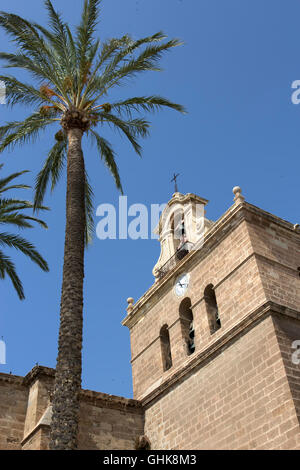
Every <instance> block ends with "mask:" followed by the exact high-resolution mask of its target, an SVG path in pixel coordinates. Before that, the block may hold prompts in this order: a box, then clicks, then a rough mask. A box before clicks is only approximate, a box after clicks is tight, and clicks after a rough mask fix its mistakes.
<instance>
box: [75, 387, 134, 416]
mask: <svg viewBox="0 0 300 470" xmlns="http://www.w3.org/2000/svg"><path fill="white" fill-rule="evenodd" d="M80 398H81V400H82V401H84V402H85V403H91V404H93V405H94V406H99V407H101V408H110V409H118V410H126V411H130V410H132V411H139V410H140V411H141V412H142V405H141V403H140V401H138V400H133V399H131V398H124V397H119V396H117V395H108V394H107V393H102V392H94V391H92V390H81V393H80Z"/></svg>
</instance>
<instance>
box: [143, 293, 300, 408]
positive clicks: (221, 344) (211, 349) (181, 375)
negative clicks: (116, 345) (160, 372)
mask: <svg viewBox="0 0 300 470" xmlns="http://www.w3.org/2000/svg"><path fill="white" fill-rule="evenodd" d="M274 314H275V315H286V316H288V317H290V318H293V319H296V320H299V321H300V312H299V311H296V310H292V309H290V308H288V307H285V306H283V305H279V304H275V303H274V302H271V301H268V302H266V303H264V304H263V305H261V306H260V307H258V308H256V309H255V310H254V311H253V312H251V313H250V314H247V315H246V316H245V317H244V318H243V319H242V320H241V321H240V322H239V323H238V324H237V325H235V326H234V327H232V328H231V329H230V330H228V331H226V332H225V333H224V335H222V336H221V337H220V338H218V339H217V340H216V341H215V342H214V343H213V344H211V345H210V346H208V347H206V348H205V349H204V350H203V351H199V353H198V354H197V356H196V357H194V358H193V359H192V360H189V362H188V363H186V364H185V365H183V366H182V365H180V366H179V367H178V369H177V370H175V371H174V372H173V374H172V375H169V376H168V377H167V378H166V380H165V381H164V382H162V383H161V384H160V385H158V386H157V387H156V388H155V389H152V390H151V392H150V393H148V394H145V395H144V396H143V397H141V398H140V399H139V401H140V402H141V403H142V406H143V407H145V406H147V405H149V404H150V403H151V402H152V401H153V400H155V399H156V398H158V397H160V396H161V395H162V394H164V393H165V392H167V391H168V390H169V389H170V387H172V386H173V385H176V384H177V383H178V382H180V381H182V380H184V379H185V377H186V376H187V375H188V374H190V373H191V372H192V371H193V370H194V369H195V368H196V367H199V366H201V365H204V364H206V363H207V361H209V360H210V359H211V357H212V356H213V355H215V354H218V352H221V351H222V350H223V349H224V348H226V347H227V346H228V345H229V344H231V343H232V342H233V341H234V340H235V339H236V338H237V337H238V336H239V335H240V334H241V333H244V332H246V331H247V330H248V329H250V328H252V327H254V326H255V325H256V324H257V323H258V322H259V321H261V320H263V319H264V318H266V317H267V316H270V315H274Z"/></svg>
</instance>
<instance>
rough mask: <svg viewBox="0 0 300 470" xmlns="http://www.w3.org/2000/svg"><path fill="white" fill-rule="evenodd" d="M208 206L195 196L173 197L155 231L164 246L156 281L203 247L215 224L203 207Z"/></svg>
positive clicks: (203, 200) (162, 246)
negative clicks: (203, 242) (185, 257)
mask: <svg viewBox="0 0 300 470" xmlns="http://www.w3.org/2000/svg"><path fill="white" fill-rule="evenodd" d="M207 203H208V201H207V199H203V198H201V197H199V196H196V195H195V194H191V193H189V194H185V195H184V194H181V193H179V192H176V193H174V194H173V197H172V199H171V200H170V201H169V202H168V204H167V205H166V207H165V209H164V211H163V213H162V215H161V217H160V221H159V224H158V226H157V227H156V229H155V230H154V233H156V234H157V235H158V240H159V242H160V247H161V252H160V256H159V259H158V261H157V263H156V265H155V266H154V268H153V275H154V277H155V279H156V280H158V279H159V278H161V277H162V276H163V275H164V273H165V272H166V271H168V270H170V269H171V267H173V266H175V264H176V263H177V261H179V260H180V259H182V258H183V257H184V256H185V255H186V254H187V253H189V252H190V251H191V250H192V249H196V248H197V247H198V246H199V245H200V244H201V242H202V240H203V237H204V234H205V232H206V231H207V230H208V228H209V227H210V226H211V224H212V222H210V221H209V220H208V219H206V218H205V210H204V208H205V205H206V204H207Z"/></svg>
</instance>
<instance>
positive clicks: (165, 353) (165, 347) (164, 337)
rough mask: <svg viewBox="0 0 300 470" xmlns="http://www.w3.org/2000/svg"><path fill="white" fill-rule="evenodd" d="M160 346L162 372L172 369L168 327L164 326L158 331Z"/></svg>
mask: <svg viewBox="0 0 300 470" xmlns="http://www.w3.org/2000/svg"><path fill="white" fill-rule="evenodd" d="M159 336H160V345H161V354H162V361H163V370H164V371H166V370H169V369H170V368H171V367H172V355H171V344H170V335H169V328H168V325H164V326H163V327H162V328H161V330H160V335H159Z"/></svg>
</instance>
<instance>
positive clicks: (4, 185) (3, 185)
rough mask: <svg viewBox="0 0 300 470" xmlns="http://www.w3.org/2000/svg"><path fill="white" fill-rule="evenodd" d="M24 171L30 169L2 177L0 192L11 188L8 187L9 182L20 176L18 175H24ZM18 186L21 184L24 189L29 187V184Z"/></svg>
mask: <svg viewBox="0 0 300 470" xmlns="http://www.w3.org/2000/svg"><path fill="white" fill-rule="evenodd" d="M0 169H1V167H0ZM24 173H28V170H23V171H18V172H16V173H12V174H11V175H9V176H7V177H6V178H1V179H0V194H1V193H2V192H4V191H8V189H10V188H7V184H8V183H10V182H11V181H13V180H14V179H16V178H18V176H21V175H24ZM17 186H19V187H20V188H22V189H24V187H25V188H29V186H26V185H17Z"/></svg>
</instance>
